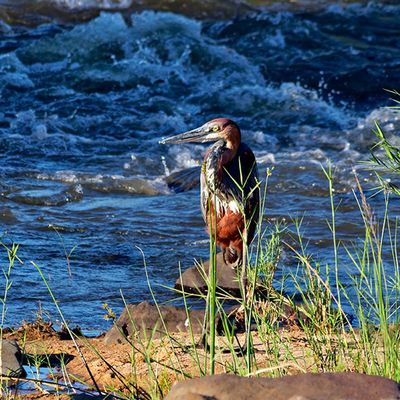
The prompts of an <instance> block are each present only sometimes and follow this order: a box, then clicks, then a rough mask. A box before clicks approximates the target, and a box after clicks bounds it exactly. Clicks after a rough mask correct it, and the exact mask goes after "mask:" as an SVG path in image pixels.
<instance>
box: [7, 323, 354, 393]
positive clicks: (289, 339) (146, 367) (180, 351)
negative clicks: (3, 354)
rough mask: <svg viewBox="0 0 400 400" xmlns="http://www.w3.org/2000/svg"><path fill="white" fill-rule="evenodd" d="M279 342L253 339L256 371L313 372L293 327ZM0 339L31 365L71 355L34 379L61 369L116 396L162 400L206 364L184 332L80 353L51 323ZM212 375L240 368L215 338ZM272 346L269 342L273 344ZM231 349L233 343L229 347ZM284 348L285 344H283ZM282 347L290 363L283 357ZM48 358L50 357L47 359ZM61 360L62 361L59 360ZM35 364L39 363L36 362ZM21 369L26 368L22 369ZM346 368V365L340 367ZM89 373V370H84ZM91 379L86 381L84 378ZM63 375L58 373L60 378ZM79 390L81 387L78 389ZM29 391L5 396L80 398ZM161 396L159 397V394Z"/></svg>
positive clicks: (90, 345) (90, 342) (87, 345)
mask: <svg viewBox="0 0 400 400" xmlns="http://www.w3.org/2000/svg"><path fill="white" fill-rule="evenodd" d="M278 334H279V343H285V344H286V346H287V348H286V349H283V348H282V346H280V347H281V348H280V349H279V347H277V346H276V342H275V341H274V340H275V339H274V338H273V337H271V336H268V338H269V339H268V340H266V338H267V336H266V338H264V339H262V338H260V336H259V335H254V336H253V341H254V345H255V357H256V361H257V369H258V370H261V371H263V372H264V375H265V373H267V372H269V373H271V371H276V373H277V375H279V374H280V373H284V374H296V373H301V372H306V371H317V370H319V368H318V362H317V361H316V360H315V357H313V355H312V352H311V351H310V347H309V345H308V344H307V343H308V341H307V340H306V338H305V335H304V333H303V332H302V331H300V330H299V328H296V327H292V328H291V329H286V330H282V331H280V332H279V333H278ZM5 337H6V338H10V339H16V340H17V341H18V343H19V345H20V346H21V348H23V349H24V352H25V353H27V354H31V355H34V356H33V357H31V358H30V362H31V364H34V363H35V362H36V363H40V362H43V361H44V362H45V361H46V359H47V360H48V359H49V355H58V356H57V357H58V358H60V356H59V355H61V354H63V355H68V356H73V358H72V360H71V361H69V362H68V363H67V364H66V365H65V367H64V368H55V369H54V376H49V374H47V376H40V379H43V380H46V381H49V380H50V381H54V382H55V383H56V382H57V379H59V382H60V383H61V382H65V378H64V379H63V373H62V371H63V370H65V371H66V372H67V373H68V376H69V379H70V380H71V381H72V382H73V383H74V382H75V384H76V382H84V383H85V385H87V386H88V387H93V386H94V384H93V381H95V382H96V385H97V386H98V388H99V389H100V390H101V391H105V392H113V393H118V392H119V393H120V394H121V395H127V394H129V391H130V390H131V393H134V392H135V390H136V389H138V390H139V392H140V393H142V396H141V397H139V398H143V399H147V398H150V396H154V397H159V398H162V396H163V395H165V394H166V393H168V391H169V389H170V387H171V386H172V384H173V383H174V382H175V381H177V380H183V379H185V377H194V376H199V375H201V373H202V371H201V369H202V368H203V369H204V371H208V368H209V364H208V365H207V359H208V357H209V354H206V352H205V351H204V349H203V348H196V349H195V346H194V345H193V342H194V343H197V342H198V341H199V339H200V338H199V337H195V338H194V340H193V339H192V338H191V337H190V335H188V334H176V335H175V336H174V337H173V338H167V337H163V338H158V339H153V340H149V341H146V340H142V339H140V338H136V339H134V340H133V341H132V342H131V344H130V343H128V342H125V343H122V344H112V345H110V344H108V345H106V344H105V343H104V340H103V338H102V337H98V338H85V337H81V338H78V339H76V342H77V344H78V346H79V349H80V352H81V354H79V352H78V350H77V348H76V345H75V344H74V342H73V341H72V340H71V339H66V337H68V335H66V334H65V333H59V332H56V331H54V330H53V328H52V326H51V324H37V323H36V324H26V325H24V326H22V327H21V328H19V329H18V330H16V331H12V332H8V333H6V334H5ZM237 339H238V342H239V343H240V342H241V343H244V335H238V336H237ZM217 342H218V343H217V345H218V348H217V355H216V362H217V364H216V373H222V372H235V371H236V372H237V371H238V370H240V369H242V368H243V366H244V362H245V360H244V358H243V357H240V356H239V357H234V356H232V354H231V352H229V351H224V349H225V350H226V349H227V343H224V339H223V338H221V337H219V338H218V339H217ZM274 343H275V344H274ZM234 345H235V346H236V345H237V343H235V344H234ZM283 347H285V346H283ZM288 349H289V350H290V353H291V354H292V355H293V357H294V358H293V359H292V358H290V357H288V356H287V354H288ZM52 357H54V356H52ZM61 358H62V357H61ZM40 360H41V361H40ZM25 368H27V367H25ZM346 369H347V370H351V367H348V368H346ZM89 371H90V372H89ZM90 374H91V375H92V377H91V376H90ZM65 375H66V374H65V373H64V376H65ZM81 387H82V386H81ZM36 389H37V390H36V392H35V393H26V392H25V393H21V392H20V393H17V394H13V395H11V396H10V398H31V399H62V400H67V399H82V398H83V397H81V396H82V394H81V395H80V396H77V394H79V393H81V392H79V391H78V392H77V394H75V395H74V394H69V395H67V394H65V392H64V394H63V392H62V390H61V388H58V391H57V385H56V384H55V385H54V386H53V387H52V390H48V387H47V389H44V388H43V387H42V386H41V385H37V386H36ZM160 393H161V394H160Z"/></svg>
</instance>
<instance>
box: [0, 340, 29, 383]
mask: <svg viewBox="0 0 400 400" xmlns="http://www.w3.org/2000/svg"><path fill="white" fill-rule="evenodd" d="M0 373H1V374H2V375H8V376H10V377H13V378H20V377H25V376H26V371H25V370H24V367H23V366H22V353H21V349H20V347H19V346H18V343H17V342H16V341H15V340H3V341H2V349H1V365H0Z"/></svg>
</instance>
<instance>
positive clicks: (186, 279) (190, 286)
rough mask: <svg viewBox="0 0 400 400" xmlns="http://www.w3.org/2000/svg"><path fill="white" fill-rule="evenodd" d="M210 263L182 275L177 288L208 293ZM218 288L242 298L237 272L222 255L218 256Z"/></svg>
mask: <svg viewBox="0 0 400 400" xmlns="http://www.w3.org/2000/svg"><path fill="white" fill-rule="evenodd" d="M209 268H210V262H209V261H206V262H204V263H203V264H202V265H194V266H193V267H190V268H189V269H187V270H186V271H185V272H183V273H182V276H180V277H179V278H178V279H177V280H176V282H175V288H176V289H178V290H184V291H185V292H188V293H207V283H206V281H205V280H204V277H205V276H206V277H208V271H209ZM216 274H217V286H218V288H219V290H220V291H222V292H228V293H230V294H232V295H234V296H237V297H239V296H240V286H239V280H238V277H237V271H236V270H234V269H232V268H231V267H230V266H228V265H226V264H225V262H224V260H223V257H222V253H218V254H217V270H216Z"/></svg>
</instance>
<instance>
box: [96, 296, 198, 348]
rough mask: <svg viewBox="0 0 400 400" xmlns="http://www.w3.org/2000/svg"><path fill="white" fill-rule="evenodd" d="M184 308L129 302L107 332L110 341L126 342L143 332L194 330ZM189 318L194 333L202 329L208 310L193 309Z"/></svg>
mask: <svg viewBox="0 0 400 400" xmlns="http://www.w3.org/2000/svg"><path fill="white" fill-rule="evenodd" d="M187 317H188V316H187V314H186V310H185V309H184V308H179V307H174V306H168V305H159V306H158V309H157V307H156V306H155V305H154V304H150V303H148V302H145V301H144V302H142V303H139V304H128V306H127V307H125V309H124V311H123V312H122V314H121V316H120V317H119V318H118V320H117V322H116V323H115V325H114V326H113V327H112V328H111V329H110V330H109V331H108V332H107V333H106V335H105V336H104V342H105V343H106V344H111V343H123V342H124V341H125V340H127V339H128V340H129V339H131V338H132V337H133V336H134V335H136V334H139V335H140V336H141V337H147V338H152V337H160V336H163V335H166V334H167V333H175V332H190V327H189V320H188V318H187ZM189 319H190V324H191V327H192V331H193V333H194V334H198V333H201V331H202V326H203V319H204V311H202V310H190V311H189Z"/></svg>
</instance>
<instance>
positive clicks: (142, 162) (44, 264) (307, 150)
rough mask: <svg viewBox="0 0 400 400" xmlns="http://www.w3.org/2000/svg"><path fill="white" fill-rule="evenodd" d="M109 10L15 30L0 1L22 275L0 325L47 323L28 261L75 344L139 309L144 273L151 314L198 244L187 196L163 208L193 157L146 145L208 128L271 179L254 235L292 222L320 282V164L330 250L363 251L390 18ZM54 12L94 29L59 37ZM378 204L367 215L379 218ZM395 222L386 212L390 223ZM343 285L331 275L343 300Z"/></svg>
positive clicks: (377, 12) (393, 23) (387, 75)
mask: <svg viewBox="0 0 400 400" xmlns="http://www.w3.org/2000/svg"><path fill="white" fill-rule="evenodd" d="M44 3H46V2H42V3H41V4H44ZM110 3H113V5H114V7H108V8H109V9H110V10H109V11H104V9H107V7H106V6H107V5H109V3H108V2H106V1H104V2H94V1H89V0H87V1H85V0H80V1H75V2H73V1H64V2H62V1H54V2H53V3H51V2H47V3H46V4H47V8H46V13H45V14H46V17H43V16H42V14H43V10H42V11H40V10H39V11H38V10H35V9H29V13H28V12H24V10H25V9H28V6H27V4H29V2H23V1H18V2H14V3H13V2H5V1H0V9H1V13H0V15H2V16H3V19H4V20H3V21H2V22H0V151H1V158H0V165H1V168H0V193H1V196H0V229H1V233H2V235H3V238H2V240H3V242H4V243H5V244H7V245H10V244H11V242H16V243H19V244H20V251H19V256H20V257H21V259H22V260H23V261H24V264H19V263H18V262H17V263H16V264H15V266H14V268H13V271H12V278H11V279H12V287H11V289H10V291H9V294H8V295H9V298H8V303H7V305H8V313H7V318H6V325H15V324H18V323H20V322H21V321H22V320H33V319H34V318H35V315H36V313H37V312H38V309H39V310H42V312H44V313H49V315H50V317H51V318H52V319H53V320H54V321H56V320H58V319H59V317H58V316H57V313H56V312H55V310H54V305H53V304H52V302H51V299H50V296H49V294H48V291H47V289H46V287H45V285H44V283H43V281H42V279H41V278H40V276H39V274H38V272H37V271H36V269H35V267H34V266H33V265H32V263H31V261H33V262H35V263H36V264H37V265H38V266H40V268H41V269H42V271H43V273H44V275H45V276H46V278H47V279H48V282H49V285H50V287H51V289H52V290H53V292H54V295H55V296H56V298H57V299H58V301H59V305H60V307H61V308H62V310H63V312H64V315H65V317H66V318H67V319H68V320H69V321H70V322H71V324H72V325H76V324H79V325H80V326H81V327H83V328H84V329H87V330H94V331H99V330H104V329H107V327H108V326H109V323H108V322H107V321H105V320H104V319H103V318H102V316H103V315H104V310H103V309H102V304H103V303H108V304H109V305H110V306H111V307H112V308H113V309H114V311H115V312H116V313H117V314H118V313H119V312H120V311H121V310H122V308H123V302H122V300H121V293H122V294H123V296H124V297H125V299H126V301H127V302H137V301H142V300H151V294H150V291H149V290H148V282H147V279H146V273H145V264H146V265H147V272H148V277H149V281H150V282H151V284H152V286H153V289H154V292H155V295H156V297H157V299H158V300H159V301H165V300H167V299H170V298H172V297H174V294H173V293H172V292H171V291H170V290H169V289H167V288H166V287H165V286H173V283H174V282H175V279H176V277H177V276H178V263H179V262H180V263H181V264H182V268H183V269H184V268H187V267H188V266H190V265H191V264H192V261H193V258H194V257H203V258H207V255H208V242H207V234H206V232H205V228H204V223H203V220H202V217H201V212H200V206H199V189H198V187H195V188H194V189H192V190H188V191H181V192H179V193H177V192H176V191H174V190H171V189H170V188H169V187H168V184H167V183H166V176H168V175H170V174H171V173H175V172H177V171H182V170H185V169H187V168H191V167H194V166H196V165H199V163H200V161H201V159H202V155H203V154H204V150H205V146H203V145H190V144H188V145H183V146H176V145H175V146H174V145H171V146H162V145H160V144H159V143H158V142H159V140H160V139H161V138H162V137H165V136H168V135H172V134H176V133H180V132H183V131H185V130H187V129H191V128H194V127H197V126H199V125H201V124H203V123H204V122H206V121H208V120H210V119H212V118H215V117H219V116H226V117H230V118H232V119H234V120H235V121H236V122H238V123H239V125H240V126H241V128H242V136H243V140H244V141H245V142H246V143H247V144H248V145H249V146H250V147H251V148H252V149H253V150H254V152H255V155H256V158H257V161H258V165H259V171H260V176H261V177H263V176H264V175H265V171H266V169H267V168H274V170H273V175H272V177H271V178H270V182H269V191H268V196H267V207H266V210H265V217H264V224H265V226H266V227H267V228H268V227H273V224H274V223H276V222H278V221H286V222H287V223H289V229H291V230H293V229H294V228H293V225H292V224H291V222H290V221H291V220H292V219H293V218H296V217H304V220H303V227H302V230H303V234H304V241H305V242H309V244H308V245H309V248H308V251H309V252H310V253H312V254H314V257H315V258H316V259H319V260H321V261H322V262H323V261H324V260H328V261H329V262H330V263H331V264H332V259H333V250H332V239H331V233H330V231H329V228H328V225H327V222H326V220H327V219H329V218H330V212H331V211H330V200H329V197H328V191H327V189H328V182H327V180H326V178H325V176H324V173H323V171H322V169H321V165H323V166H325V167H327V165H328V160H332V163H333V165H334V167H335V169H336V172H335V179H334V189H335V202H337V204H339V203H340V206H339V209H338V220H337V226H338V232H339V235H340V239H341V240H342V241H343V243H345V244H347V245H349V246H350V245H351V243H352V242H357V240H359V238H362V237H363V233H362V232H363V230H362V219H361V217H360V212H359V210H358V208H357V203H356V201H355V198H354V194H353V190H354V189H355V188H356V183H355V179H354V171H357V173H358V174H359V175H360V180H361V182H362V184H363V186H364V188H365V190H366V193H367V195H369V194H371V193H372V192H373V190H371V189H372V188H373V187H374V186H376V184H377V182H376V179H375V178H374V174H373V173H371V172H370V171H367V170H365V168H364V166H363V165H362V164H361V161H363V160H368V159H369V149H370V147H371V145H372V143H373V142H374V140H375V138H374V135H373V134H372V132H371V129H372V128H373V126H374V121H375V120H376V121H378V122H379V123H380V124H381V126H382V127H383V129H384V130H385V132H386V133H387V134H388V136H389V137H391V136H392V135H394V134H395V133H396V131H398V129H399V127H400V114H396V112H395V111H394V110H392V109H388V108H386V106H388V105H393V104H394V103H393V102H392V101H391V100H390V97H391V94H389V93H388V92H386V91H385V90H384V89H398V88H399V82H400V18H399V16H400V5H393V4H379V3H368V4H349V5H347V6H339V5H335V4H326V5H323V6H321V7H318V8H317V9H315V7H308V8H307V7H306V6H305V7H304V8H300V9H290V8H287V9H284V7H283V6H282V7H280V8H276V7H272V6H271V7H267V6H265V7H261V8H258V9H257V8H254V7H252V8H251V9H250V8H249V9H247V8H245V9H244V10H242V11H240V12H237V4H235V5H232V9H229V5H227V6H226V8H227V10H225V11H224V12H222V11H221V12H219V11H218V13H216V14H215V15H213V14H212V13H208V14H207V13H205V12H203V11H201V10H200V11H199V12H198V13H197V14H198V15H197V17H196V9H195V8H193V7H192V8H190V12H188V9H187V8H185V9H184V10H183V11H182V13H179V12H178V11H179V10H173V12H167V11H162V12H157V11H154V10H145V9H142V10H130V9H129V7H128V6H129V5H130V4H131V2H129V1H127V2H126V4H125V3H124V2H123V1H119V2H118V1H115V2H110ZM128 3H129V4H128ZM13 4H14V5H13ZM54 4H55V5H57V7H55V6H54ZM60 4H61V5H63V6H64V9H63V11H60V7H59V6H60ZM99 4H100V5H99ZM115 4H117V5H118V6H119V7H120V8H121V10H116V9H115V8H116V7H115ZM52 5H53V6H54V7H53V8H52V7H51V6H52ZM67 6H68V7H70V8H73V7H74V6H75V7H80V9H83V10H84V11H85V10H86V11H87V10H92V11H93V10H94V11H93V15H92V14H90V13H89V14H88V13H87V12H85V13H83V14H82V15H83V16H82V18H81V19H79V18H78V17H76V15H78V14H71V13H70V14H68V13H67V14H68V15H75V18H74V20H73V21H72V20H71V19H72V18H66V17H65V15H66V11H65V7H67ZM24 7H25V9H24ZM68 7H67V8H68ZM124 7H125V8H124ZM234 7H235V8H234ZM99 8H103V11H102V12H100V11H99ZM160 9H162V8H160ZM10 10H11V11H12V13H11V11H10ZM5 11H7V12H8V14H7V12H5ZM35 12H36V13H37V14H36V17H37V18H36V19H35V18H33V17H35ZM40 13H41V14H40ZM11 14H12V18H11V17H6V16H7V15H11ZM28 14H29V15H28ZM39 14H40V15H39ZM27 15H28V17H27ZM79 15H81V14H79ZM32 16H33V17H32ZM24 18H25V19H24ZM382 199H383V197H382V195H377V196H375V197H373V198H371V199H370V201H371V205H372V206H373V207H374V210H375V212H376V214H377V216H378V218H381V216H382V212H383V201H382ZM399 206H400V204H399V202H398V201H397V200H396V199H394V200H393V201H392V203H391V212H393V213H394V215H396V214H397V215H398V211H399V209H400V207H399ZM271 229H272V228H271ZM141 251H143V253H144V256H145V263H144V260H143V257H142V254H141ZM343 253H345V252H344V251H343ZM1 254H2V256H1V265H2V267H3V268H6V267H7V255H6V253H5V251H4V250H3V251H2V253H1ZM284 259H285V257H284ZM283 264H284V263H283ZM389 266H390V264H389ZM284 267H285V266H284V265H283V266H282V268H284ZM286 267H288V268H295V265H293V266H292V267H291V266H290V265H289V266H286ZM349 273H350V274H354V273H356V271H354V270H352V266H351V263H350V262H349V260H348V259H346V257H343V260H342V261H341V262H340V277H341V279H342V280H343V281H344V283H346V282H347V283H348V284H350V281H349V278H348V274H349ZM281 275H282V271H281V270H279V271H278V273H277V280H279V277H280V276H281ZM278 284H279V283H278ZM2 290H3V289H2ZM288 290H289V291H290V288H288ZM45 315H46V314H45Z"/></svg>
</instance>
